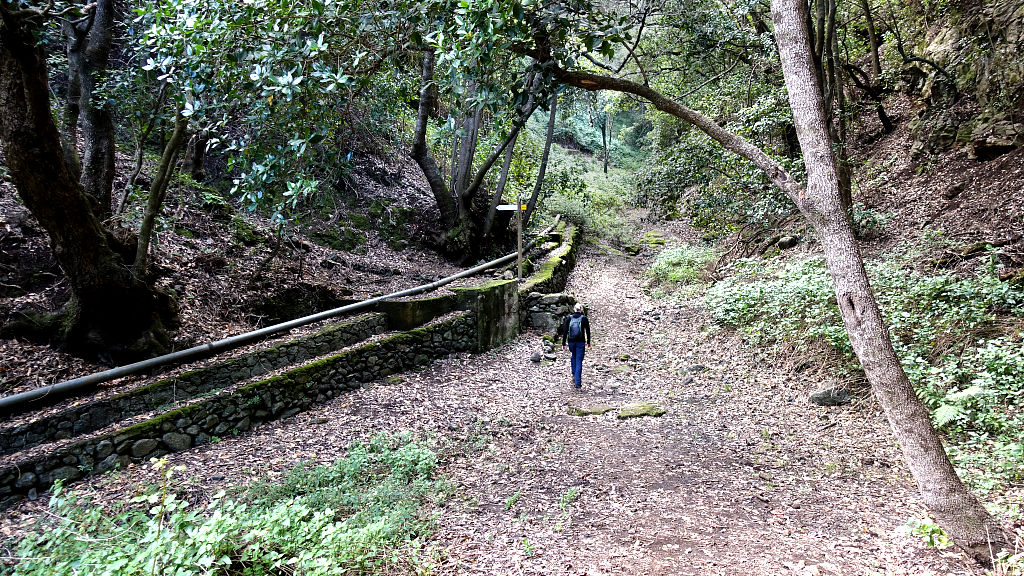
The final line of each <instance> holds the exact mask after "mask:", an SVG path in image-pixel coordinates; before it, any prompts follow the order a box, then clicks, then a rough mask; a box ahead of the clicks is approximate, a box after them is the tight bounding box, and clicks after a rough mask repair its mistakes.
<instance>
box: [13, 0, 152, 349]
mask: <svg viewBox="0 0 1024 576" xmlns="http://www.w3.org/2000/svg"><path fill="white" fill-rule="evenodd" d="M5 4H6V3H5ZM5 8H6V6H5V5H0V19H2V22H0V143H2V144H3V150H4V155H5V158H6V162H7V167H8V169H9V171H10V174H11V178H12V180H13V182H14V186H15V188H16V189H17V191H18V195H19V196H20V197H21V199H22V200H23V201H24V202H25V206H26V207H27V208H28V209H29V210H30V211H31V212H32V214H33V216H35V217H36V219H38V220H39V223H40V224H41V225H42V226H43V228H44V229H45V230H46V231H47V233H48V235H49V237H50V242H51V245H52V246H53V250H54V254H55V256H56V258H57V261H58V262H59V263H60V266H61V268H62V269H63V270H64V273H65V274H66V275H67V278H68V282H69V284H70V287H71V290H72V294H73V296H72V299H71V301H70V302H69V303H68V304H67V306H66V307H65V310H64V312H63V316H62V321H63V322H62V325H61V326H60V336H61V337H62V339H63V341H64V342H65V343H66V344H67V345H68V346H69V347H70V348H72V349H75V350H78V351H82V352H85V353H91V354H100V355H105V356H107V357H109V358H110V359H112V360H115V361H118V360H122V359H128V358H132V357H138V356H140V355H147V354H152V353H154V352H159V351H163V350H166V348H167V346H168V338H167V334H166V331H165V330H164V328H163V324H162V322H161V315H160V312H161V311H163V310H165V308H164V307H163V305H165V304H166V303H167V302H166V301H162V300H161V298H160V297H159V294H157V293H155V292H154V291H153V290H151V289H150V288H149V287H148V286H147V285H146V284H145V283H144V282H143V281H142V280H141V279H139V278H136V277H135V276H133V275H132V273H131V270H130V269H129V268H128V266H127V265H126V262H125V261H124V260H123V259H122V257H121V256H120V255H119V254H117V253H116V252H115V251H114V249H112V247H111V244H110V243H109V242H108V235H107V233H106V231H105V230H104V229H103V226H102V225H101V223H100V221H99V219H97V218H96V216H95V213H94V212H93V210H92V207H91V205H90V201H89V199H88V196H87V195H86V194H85V190H84V189H83V188H82V186H81V184H80V183H79V181H78V178H77V177H76V176H75V174H73V173H72V171H71V170H70V169H69V167H68V165H67V163H66V162H65V159H64V150H63V148H62V146H61V142H60V135H59V133H58V131H57V126H56V124H55V123H54V119H53V116H52V113H51V109H50V92H49V87H48V85H47V71H46V56H45V54H44V52H43V49H42V47H41V46H40V45H38V44H37V42H36V37H37V36H36V34H37V33H38V32H39V26H40V25H41V20H42V18H41V17H39V15H38V14H37V15H36V16H35V17H33V18H26V17H25V13H24V12H22V13H17V14H14V13H11V12H9V11H7V10H5Z"/></svg>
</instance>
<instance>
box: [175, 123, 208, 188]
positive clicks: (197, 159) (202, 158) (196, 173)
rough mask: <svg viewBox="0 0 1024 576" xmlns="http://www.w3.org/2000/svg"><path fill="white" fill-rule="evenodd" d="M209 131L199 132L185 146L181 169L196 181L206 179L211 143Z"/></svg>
mask: <svg viewBox="0 0 1024 576" xmlns="http://www.w3.org/2000/svg"><path fill="white" fill-rule="evenodd" d="M206 134H207V131H206V130H202V131H200V132H199V134H196V135H194V136H192V138H191V139H189V141H188V146H187V147H186V148H185V158H184V159H183V160H182V164H181V171H182V172H185V173H186V174H188V175H189V176H191V177H192V179H193V180H195V181H196V182H202V181H203V180H205V179H206V149H207V147H208V146H209V144H210V137H209V136H207V135H206Z"/></svg>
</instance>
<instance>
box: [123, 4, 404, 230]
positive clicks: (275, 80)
mask: <svg viewBox="0 0 1024 576" xmlns="http://www.w3.org/2000/svg"><path fill="white" fill-rule="evenodd" d="M418 21H419V16H418V14H417V11H411V12H410V11H408V10H406V9H405V7H404V6H397V7H395V8H394V9H385V8H383V7H381V6H374V7H372V8H367V7H365V6H363V5H361V4H360V3H358V2H329V3H327V2H309V3H305V2H300V3H296V2H286V1H284V0H252V1H247V2H243V3H237V2H226V1H220V0H218V1H215V2H206V1H199V0H172V1H169V2H162V3H159V4H155V5H147V6H146V7H145V8H140V9H139V10H138V11H137V18H136V20H135V22H133V26H131V27H130V31H131V33H132V34H133V40H135V41H136V44H135V47H136V48H137V53H136V54H135V55H134V56H133V57H134V58H135V59H137V60H138V61H140V62H143V64H142V65H141V72H139V73H138V76H139V77H140V78H141V79H142V80H143V81H148V82H151V83H155V84H157V85H158V86H161V87H166V89H167V92H168V94H169V97H170V100H171V101H172V102H173V103H174V110H176V111H180V112H181V114H182V115H184V116H186V117H188V118H189V121H190V122H191V123H192V124H193V126H195V127H199V128H202V129H207V130H211V131H212V132H213V133H214V134H216V135H217V136H219V137H218V138H214V139H213V140H212V142H211V144H212V145H218V144H220V145H222V146H223V145H224V144H226V146H225V147H224V149H225V150H226V151H227V152H228V153H229V162H228V168H229V170H231V171H232V172H233V173H234V175H235V177H234V184H235V188H234V192H235V193H236V194H237V195H239V196H240V197H241V199H242V200H243V202H244V203H245V205H246V206H247V207H249V208H250V209H255V208H259V207H265V206H269V207H270V208H272V209H273V211H274V212H275V213H276V214H277V215H278V216H279V217H284V216H285V215H286V214H287V213H288V212H293V211H295V210H297V209H299V208H300V207H301V206H302V205H303V204H305V203H307V202H309V201H311V200H313V199H315V198H316V197H318V196H322V195H323V194H325V193H327V191H328V190H327V187H325V186H323V185H324V184H325V183H327V184H330V185H333V184H334V183H336V182H338V181H339V180H341V179H342V178H344V177H345V172H346V170H347V169H348V168H349V167H350V166H351V163H350V160H351V152H350V149H351V148H350V145H349V144H348V142H349V140H350V138H351V136H352V134H353V133H355V132H361V133H363V134H385V133H386V132H385V128H384V126H391V125H394V124H395V123H396V121H395V120H396V117H397V116H398V115H400V114H404V113H405V111H404V107H403V106H402V102H404V101H405V96H406V95H407V93H408V92H409V90H410V87H409V85H408V84H407V82H405V80H404V79H402V78H401V77H400V76H396V75H395V74H393V72H394V69H393V67H392V66H391V65H390V63H391V60H390V58H391V56H392V55H393V54H395V52H396V51H398V52H401V51H402V50H403V49H404V48H405V45H404V44H402V43H401V42H395V43H393V44H376V42H377V41H378V40H379V38H381V37H385V36H386V37H390V36H391V35H393V34H395V33H398V35H397V37H402V38H407V33H408V31H409V30H410V29H411V28H413V27H415V26H416V23H417V22H418ZM399 31H402V32H399ZM125 84H126V86H129V87H130V86H133V85H134V84H137V82H135V81H133V80H131V79H129V80H128V81H126V83H125ZM163 89H164V88H161V90H163ZM155 91H157V90H150V91H149V92H148V93H147V94H151V93H152V92H155ZM137 100H139V101H140V102H143V104H145V99H143V98H138V99H137ZM143 107H144V106H143ZM356 112H358V114H356ZM143 116H144V115H143ZM136 123H137V124H141V123H143V122H142V119H141V117H140V119H139V120H136ZM229 126H232V127H233V128H232V129H230V130H229V129H228V127H229ZM238 126H241V127H242V129H241V130H239V129H237V127H238ZM393 136H394V135H393V132H392V135H391V137H393Z"/></svg>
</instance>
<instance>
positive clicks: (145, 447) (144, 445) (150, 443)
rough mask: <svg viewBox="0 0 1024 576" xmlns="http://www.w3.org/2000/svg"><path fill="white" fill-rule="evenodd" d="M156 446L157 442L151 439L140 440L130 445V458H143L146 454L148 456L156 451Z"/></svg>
mask: <svg viewBox="0 0 1024 576" xmlns="http://www.w3.org/2000/svg"><path fill="white" fill-rule="evenodd" d="M158 444H159V442H157V441H156V440H153V439H152V438H143V439H142V440H137V441H136V442H135V443H134V444H132V457H134V458H144V457H145V456H146V455H147V454H149V453H150V452H152V451H153V450H156V447H157V445H158Z"/></svg>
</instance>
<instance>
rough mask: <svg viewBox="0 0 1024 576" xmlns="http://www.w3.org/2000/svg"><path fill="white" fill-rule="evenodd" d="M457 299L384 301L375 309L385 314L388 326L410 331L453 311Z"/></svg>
mask: <svg viewBox="0 0 1024 576" xmlns="http://www.w3.org/2000/svg"><path fill="white" fill-rule="evenodd" d="M457 300H458V299H457V298H456V297H453V296H451V295H444V296H434V297H431V298H419V299H417V300H385V301H384V302H380V303H378V304H377V305H376V308H377V309H378V310H380V311H381V312H383V313H384V314H387V317H388V326H390V327H391V328H394V329H396V330H410V329H412V328H415V327H417V326H421V325H422V324H423V323H425V322H429V321H431V320H433V319H434V318H437V317H438V316H444V315H445V314H447V313H449V312H451V311H452V310H454V309H455V305H456V301H457Z"/></svg>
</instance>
